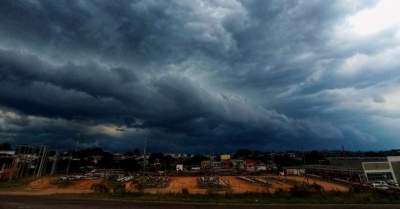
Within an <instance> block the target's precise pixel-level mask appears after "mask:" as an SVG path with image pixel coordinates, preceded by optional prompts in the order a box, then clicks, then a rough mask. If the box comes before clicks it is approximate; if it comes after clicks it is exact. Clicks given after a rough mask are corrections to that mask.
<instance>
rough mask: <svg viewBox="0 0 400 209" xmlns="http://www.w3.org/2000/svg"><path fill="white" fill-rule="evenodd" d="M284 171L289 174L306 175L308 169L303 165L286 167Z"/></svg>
mask: <svg viewBox="0 0 400 209" xmlns="http://www.w3.org/2000/svg"><path fill="white" fill-rule="evenodd" d="M283 171H284V173H285V175H287V176H304V175H305V174H306V169H304V168H302V167H285V168H283Z"/></svg>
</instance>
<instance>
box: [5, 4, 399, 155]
mask: <svg viewBox="0 0 400 209" xmlns="http://www.w3.org/2000/svg"><path fill="white" fill-rule="evenodd" d="M376 3H377V2H376V1H354V2H352V4H349V2H347V1H335V2H332V3H329V4H327V3H324V2H322V1H207V0H196V1H155V0H151V1H140V0H137V1H136V0H135V1H134V0H132V1H57V2H55V1H45V0H43V1H37V0H30V1H4V2H2V3H1V7H0V19H1V21H0V105H1V108H0V110H1V114H0V125H1V129H0V135H1V136H2V138H3V140H8V141H14V142H15V143H23V142H29V143H46V144H51V145H52V146H53V147H58V148H62V147H70V146H71V144H74V141H75V140H76V139H77V138H79V137H78V133H79V136H83V138H84V139H85V140H84V142H81V143H80V145H81V146H93V145H96V146H104V147H109V148H113V149H124V148H131V147H134V146H140V144H141V143H142V141H143V138H145V137H148V138H150V139H151V140H152V141H154V142H153V144H154V145H153V146H154V149H160V150H161V149H168V150H171V151H173V150H180V151H182V150H192V151H199V150H200V151H201V150H204V151H210V150H234V149H236V148H238V147H252V148H259V149H272V148H279V149H299V148H302V147H305V148H337V147H339V145H338V144H345V145H346V146H348V147H350V148H353V149H365V148H368V146H371V145H373V144H374V145H376V144H379V145H381V147H387V146H390V143H389V141H390V137H388V136H386V135H384V134H383V135H382V134H381V133H379V134H378V132H375V131H374V130H371V129H377V128H379V126H380V125H381V124H382V123H383V122H382V121H386V120H385V119H383V118H382V117H386V116H387V115H388V114H390V113H394V112H395V110H392V109H390V107H387V108H389V109H385V110H381V111H378V110H377V109H378V108H377V107H376V106H374V105H376V104H381V105H385V104H387V103H388V102H390V100H387V98H386V97H385V96H383V95H381V94H380V93H381V92H383V91H389V90H390V89H393V88H394V86H395V85H397V84H396V78H398V77H399V75H398V74H397V73H396V72H395V71H393V69H395V68H396V67H398V66H399V65H398V63H396V62H388V61H387V60H385V59H383V58H382V57H384V56H383V55H380V53H381V52H382V51H385V53H386V51H387V54H385V55H388V56H393V57H395V55H397V51H396V50H395V49H391V47H393V43H394V42H395V41H396V40H397V36H396V35H395V33H396V32H397V31H396V30H386V31H385V32H382V33H379V34H376V35H373V36H370V37H365V38H363V39H357V40H351V41H347V42H346V40H344V41H343V40H341V37H338V36H337V27H338V25H339V26H340V24H342V23H343V22H345V20H346V18H348V17H349V16H351V15H353V14H354V13H356V12H357V11H359V10H362V9H365V8H372V7H374V5H376ZM377 39H379V40H381V41H380V42H374V43H373V44H370V42H371V40H377ZM343 42H344V43H346V44H342V46H340V47H338V45H337V44H336V45H335V43H343ZM393 50H394V51H393ZM358 54H361V55H358ZM365 57H367V58H365ZM368 59H373V60H375V61H376V62H379V65H376V66H373V65H371V64H369V66H372V67H371V69H370V71H371V72H373V76H368V75H366V74H357V73H358V71H359V68H360V67H358V68H357V66H358V65H365V63H366V62H367V61H366V60H368ZM346 63H347V64H346ZM348 63H351V65H349V64H348ZM352 63H360V64H358V65H354V64H352ZM367 64H368V63H367ZM354 66H355V67H354ZM375 68H382V69H384V70H386V73H380V72H379V71H374V69H375ZM349 72H350V73H349ZM349 98H352V99H349ZM356 107H358V108H356ZM370 114H372V115H374V116H376V117H370ZM349 115H352V117H349ZM366 121H374V123H376V124H375V125H373V126H371V125H369V124H367V122H366ZM377 121H379V124H378V123H377ZM379 137H381V138H382V139H380V138H379Z"/></svg>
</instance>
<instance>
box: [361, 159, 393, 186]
mask: <svg viewBox="0 0 400 209" xmlns="http://www.w3.org/2000/svg"><path fill="white" fill-rule="evenodd" d="M362 167H363V171H364V175H365V178H366V179H367V181H368V182H369V183H372V182H378V181H384V182H387V183H392V184H395V185H399V183H400V156H388V157H387V158H386V160H385V161H380V162H363V163H362Z"/></svg>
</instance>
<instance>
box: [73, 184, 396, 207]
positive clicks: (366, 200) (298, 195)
mask: <svg viewBox="0 0 400 209" xmlns="http://www.w3.org/2000/svg"><path fill="white" fill-rule="evenodd" d="M67 196H68V195H67ZM80 197H82V198H89V199H114V200H130V201H161V202H202V203H254V204H272V203H275V204H276V203H282V204H286V203H313V204H400V198H399V194H388V193H386V192H380V191H362V192H359V191H355V190H351V191H349V192H326V191H324V190H323V189H322V188H321V187H320V186H318V185H307V186H305V185H298V186H295V187H293V188H292V189H291V190H290V191H283V190H282V191H277V192H275V193H243V194H233V193H225V194H221V193H217V192H208V193H207V194H190V193H189V192H188V191H187V190H185V192H182V193H177V194H146V193H143V192H134V193H125V192H120V193H115V192H114V193H108V192H102V193H92V194H84V195H80Z"/></svg>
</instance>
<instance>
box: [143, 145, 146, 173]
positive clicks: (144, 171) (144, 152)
mask: <svg viewBox="0 0 400 209" xmlns="http://www.w3.org/2000/svg"><path fill="white" fill-rule="evenodd" d="M146 149H147V138H146V139H145V141H144V146H143V174H145V173H146V164H147V159H146Z"/></svg>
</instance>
